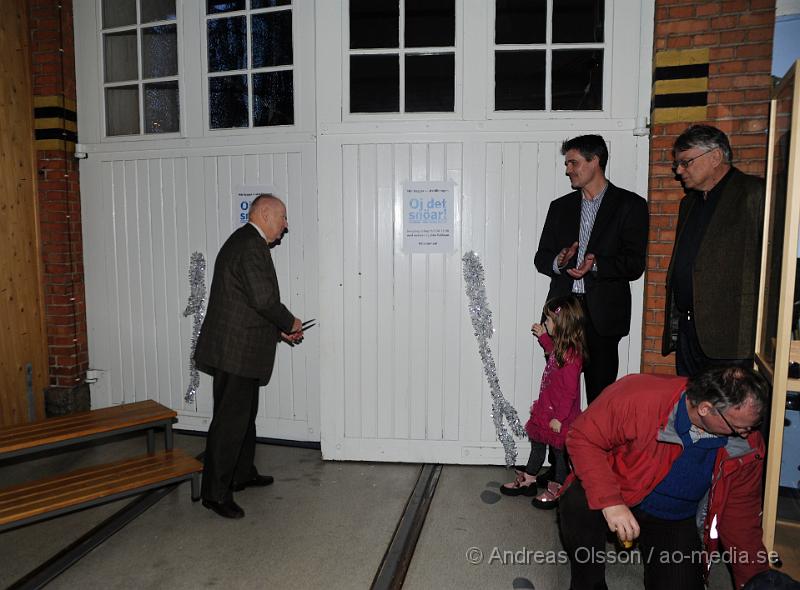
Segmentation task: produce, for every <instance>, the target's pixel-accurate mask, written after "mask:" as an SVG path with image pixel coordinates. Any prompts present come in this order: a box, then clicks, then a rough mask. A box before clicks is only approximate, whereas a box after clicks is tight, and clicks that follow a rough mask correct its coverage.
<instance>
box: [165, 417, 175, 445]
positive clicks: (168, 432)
mask: <svg viewBox="0 0 800 590" xmlns="http://www.w3.org/2000/svg"><path fill="white" fill-rule="evenodd" d="M172 445H173V436H172V422H167V425H166V426H165V427H164V447H165V448H166V449H167V450H168V451H171V450H172Z"/></svg>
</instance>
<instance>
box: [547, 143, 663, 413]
mask: <svg viewBox="0 0 800 590" xmlns="http://www.w3.org/2000/svg"><path fill="white" fill-rule="evenodd" d="M561 153H562V154H563V155H564V164H565V166H566V175H567V176H569V179H570V184H571V185H572V188H573V189H575V191H574V192H572V193H569V194H567V195H564V196H563V197H560V198H558V199H556V200H555V201H553V202H552V203H551V204H550V209H549V210H548V212H547V219H546V220H545V223H544V228H543V229H542V236H541V238H540V240H539V249H538V250H537V251H536V257H535V258H534V263H535V264H536V269H537V270H538V271H539V272H540V273H542V274H545V275H547V276H549V277H551V280H550V292H549V293H548V295H547V297H548V299H550V298H552V297H556V296H560V295H569V294H570V293H571V294H573V295H574V296H575V297H577V298H578V299H579V300H580V301H581V303H582V305H583V309H584V313H585V315H586V324H585V328H586V342H587V348H588V353H589V360H588V362H587V363H586V364H584V379H585V381H586V397H587V400H588V402H589V403H591V402H592V401H594V399H595V398H596V397H597V396H598V395H600V392H601V391H603V389H604V388H605V387H606V386H608V385H610V384H611V383H613V382H614V381H615V380H616V378H617V370H618V368H619V355H618V352H617V346H618V345H619V341H620V339H621V338H622V337H623V336H625V335H627V334H628V332H629V331H630V324H631V289H630V281H635V280H636V279H638V278H639V277H640V276H642V273H643V272H644V269H645V264H646V258H645V253H646V250H647V231H648V225H649V218H648V213H647V203H646V201H645V200H644V199H643V198H642V197H640V196H639V195H636V194H634V193H632V192H630V191H626V190H624V189H621V188H618V187H616V186H614V185H613V184H611V183H610V182H609V181H608V180H606V176H605V169H606V163H607V162H608V148H607V147H606V143H605V141H604V140H603V138H602V137H600V136H599V135H582V136H579V137H575V138H573V139H570V140H568V141H565V142H564V143H563V144H562V146H561Z"/></svg>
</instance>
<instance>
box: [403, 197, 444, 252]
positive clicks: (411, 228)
mask: <svg viewBox="0 0 800 590" xmlns="http://www.w3.org/2000/svg"><path fill="white" fill-rule="evenodd" d="M453 216H454V211H453V183H452V182H450V181H447V182H435V181H422V182H407V183H405V184H404V185H403V252H405V253H407V254H413V253H423V254H448V253H450V252H452V251H453Z"/></svg>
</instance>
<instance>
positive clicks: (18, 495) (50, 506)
mask: <svg viewBox="0 0 800 590" xmlns="http://www.w3.org/2000/svg"><path fill="white" fill-rule="evenodd" d="M202 469H203V465H202V463H200V462H199V461H198V460H197V459H195V458H194V457H192V456H190V455H188V454H187V453H185V452H184V451H182V450H180V449H172V450H169V451H160V452H158V453H153V454H148V455H144V456H141V457H136V458H133V459H123V460H121V461H115V462H113V463H107V464H105V465H96V466H92V467H87V468H84V469H78V470H76V471H72V472H70V473H65V474H61V475H56V476H54V477H48V478H45V479H41V480H38V481H34V482H29V483H24V484H20V485H16V486H11V487H9V488H5V489H3V490H0V531H3V530H6V529H9V528H14V527H17V526H21V525H23V524H29V523H32V522H36V521H37V520H41V519H43V518H49V517H51V516H56V515H59V514H64V513H66V512H71V511H73V510H77V509H79V508H87V507H90V506H94V505H97V504H101V503H104V502H110V501H112V500H118V499H120V498H125V497H127V496H132V495H135V494H140V493H142V492H145V491H147V490H150V489H154V488H158V487H161V486H166V485H170V484H173V483H179V482H182V481H186V480H191V482H192V499H193V500H196V499H198V498H199V497H200V486H199V483H200V471H201V470H202Z"/></svg>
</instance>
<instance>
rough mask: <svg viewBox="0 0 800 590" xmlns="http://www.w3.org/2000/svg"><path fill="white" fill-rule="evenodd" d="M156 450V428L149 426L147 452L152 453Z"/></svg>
mask: <svg viewBox="0 0 800 590" xmlns="http://www.w3.org/2000/svg"><path fill="white" fill-rule="evenodd" d="M155 452H156V429H155V428H150V429H148V431H147V454H148V455H153V454H154V453H155Z"/></svg>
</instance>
